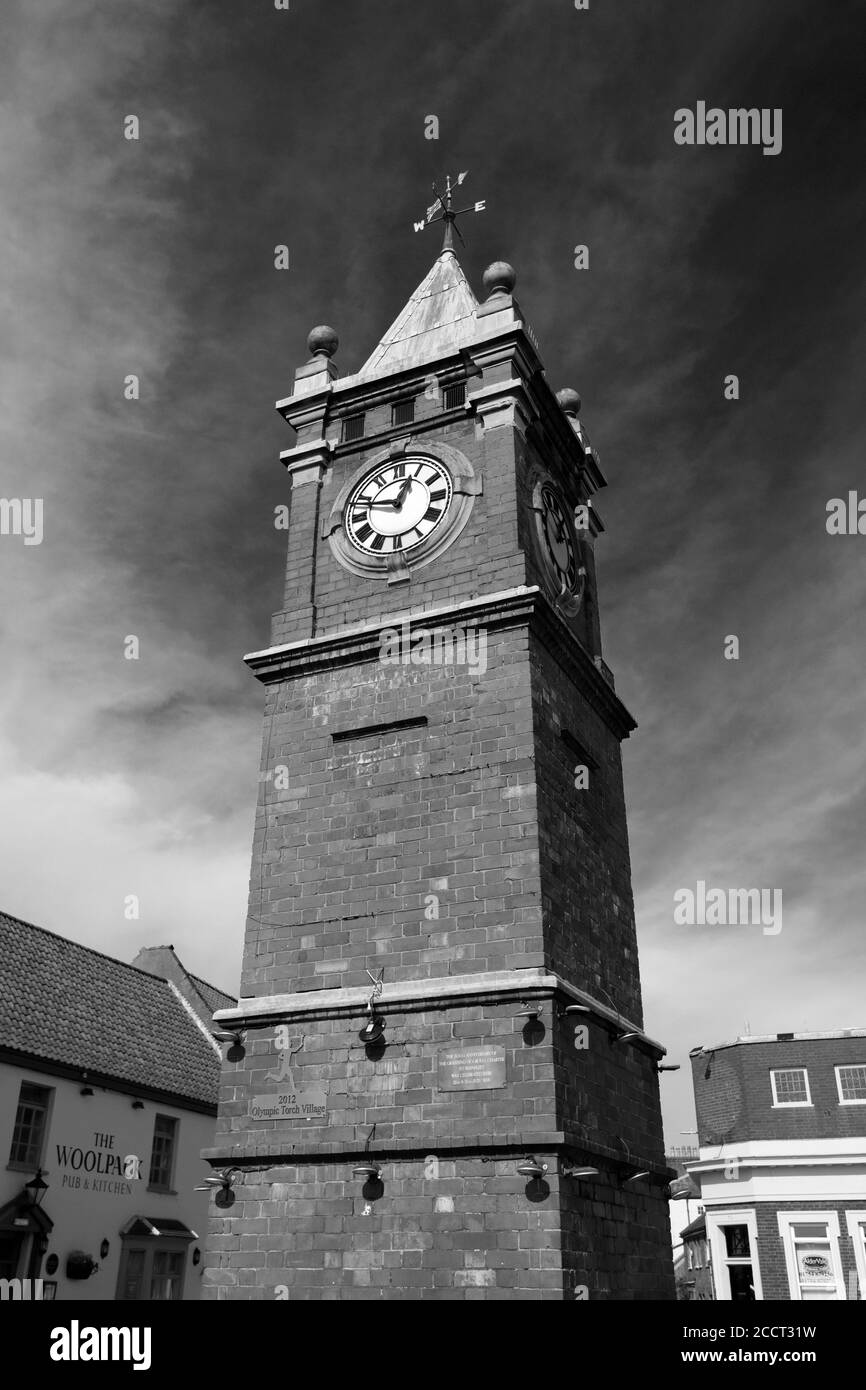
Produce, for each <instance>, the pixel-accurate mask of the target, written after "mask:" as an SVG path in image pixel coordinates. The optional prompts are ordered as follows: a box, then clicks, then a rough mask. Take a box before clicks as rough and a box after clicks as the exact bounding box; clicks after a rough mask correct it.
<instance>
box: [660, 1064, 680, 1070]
mask: <svg viewBox="0 0 866 1390" xmlns="http://www.w3.org/2000/svg"><path fill="white" fill-rule="evenodd" d="M679 1069H680V1064H679V1062H656V1071H679Z"/></svg>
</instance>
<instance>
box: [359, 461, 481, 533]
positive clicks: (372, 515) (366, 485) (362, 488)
mask: <svg viewBox="0 0 866 1390" xmlns="http://www.w3.org/2000/svg"><path fill="white" fill-rule="evenodd" d="M453 491H454V489H453V484H452V481H451V474H450V473H449V471H448V469H447V468H446V467H445V465H444V464H442V463H440V462H439V461H438V460H436V459H432V458H426V457H421V456H420V455H414V456H413V455H408V454H407V455H405V456H404V457H403V458H401V459H395V460H393V461H391V460H389V461H388V462H386V463H383V464H380V465H379V467H377V468H374V469H371V471H370V472H369V473H367V474H366V475H365V476H364V477H363V478H361V480H360V481H359V482H358V483H356V484H355V486H354V487H353V488H352V490H351V492H350V493H349V496H348V498H347V499H346V504H345V508H344V513H343V516H344V525H345V529H346V534H347V536H348V538H349V540H350V541H351V542H352V545H353V546H355V547H356V549H358V550H361V551H363V552H364V554H365V555H382V556H385V555H393V554H395V553H404V552H406V551H409V550H412V549H413V547H414V546H416V545H420V544H421V542H422V541H426V540H427V538H428V536H431V535H432V534H433V532H434V531H435V530H436V528H437V527H438V526H439V525H440V524H441V523H442V522H443V521H444V519H445V517H446V516H447V514H448V508H449V506H450V504H451V498H452V496H453Z"/></svg>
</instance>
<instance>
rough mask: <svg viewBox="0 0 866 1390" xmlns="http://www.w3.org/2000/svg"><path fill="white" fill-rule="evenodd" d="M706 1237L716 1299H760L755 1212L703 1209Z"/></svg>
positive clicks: (747, 1301)
mask: <svg viewBox="0 0 866 1390" xmlns="http://www.w3.org/2000/svg"><path fill="white" fill-rule="evenodd" d="M707 1238H708V1244H709V1260H708V1263H709V1264H710V1265H712V1268H713V1271H714V1275H715V1284H716V1298H718V1299H720V1300H723V1301H724V1300H726V1301H729V1302H731V1303H754V1302H757V1301H759V1300H761V1299H763V1297H764V1293H763V1289H762V1286H761V1270H760V1266H759V1262H758V1218H757V1216H756V1214H755V1212H754V1211H725V1212H718V1213H716V1212H707Z"/></svg>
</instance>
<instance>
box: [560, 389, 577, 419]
mask: <svg viewBox="0 0 866 1390" xmlns="http://www.w3.org/2000/svg"><path fill="white" fill-rule="evenodd" d="M556 399H557V400H558V401H559V404H560V406H561V407H562V409H563V410H564V411H565V413H566V415H579V414H580V396H579V395H578V394H577V392H576V391H574V390H572V388H571V387H570V386H563V388H562V390H561V391H557V393H556Z"/></svg>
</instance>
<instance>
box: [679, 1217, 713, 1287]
mask: <svg viewBox="0 0 866 1390" xmlns="http://www.w3.org/2000/svg"><path fill="white" fill-rule="evenodd" d="M680 1237H681V1240H682V1256H681V1259H680V1261H679V1268H677V1266H676V1263H675V1266H674V1268H675V1270H676V1275H677V1292H678V1293H679V1295H680V1297H681V1298H682V1299H683V1301H684V1302H690V1303H707V1302H710V1301H711V1300H712V1299H713V1298H715V1294H714V1293H713V1270H712V1266H711V1264H710V1248H709V1244H708V1242H707V1220H706V1217H705V1216H704V1214H703V1212H701V1214H700V1216H696V1217H695V1219H694V1221H690V1222H689V1224H688V1226H686V1227H685V1229H684V1230H682V1231H680Z"/></svg>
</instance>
